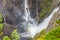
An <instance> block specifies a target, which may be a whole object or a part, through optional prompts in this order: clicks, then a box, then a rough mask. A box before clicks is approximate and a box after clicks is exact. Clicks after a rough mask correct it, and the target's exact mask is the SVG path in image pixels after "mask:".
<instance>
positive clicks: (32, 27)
mask: <svg viewBox="0 0 60 40" xmlns="http://www.w3.org/2000/svg"><path fill="white" fill-rule="evenodd" d="M58 10H59V7H56V8H54V10H53V11H52V13H51V14H50V15H49V16H48V17H47V18H45V19H44V20H43V21H42V23H40V24H39V25H37V22H36V21H35V20H34V19H33V18H31V17H30V11H29V7H28V3H27V0H25V16H24V17H23V18H24V19H25V23H26V30H27V32H25V33H23V34H21V36H22V37H31V38H33V37H34V36H35V35H36V34H37V33H39V32H41V30H43V29H46V28H47V26H48V24H49V22H50V20H51V18H52V17H53V15H54V14H55V13H56V12H57V11H58Z"/></svg>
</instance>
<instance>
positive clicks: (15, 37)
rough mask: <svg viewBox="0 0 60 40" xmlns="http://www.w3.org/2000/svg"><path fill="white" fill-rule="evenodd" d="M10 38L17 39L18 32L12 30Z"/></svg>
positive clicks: (18, 37)
mask: <svg viewBox="0 0 60 40" xmlns="http://www.w3.org/2000/svg"><path fill="white" fill-rule="evenodd" d="M11 37H12V40H19V39H20V34H19V33H18V32H17V30H14V31H13V32H12V34H11Z"/></svg>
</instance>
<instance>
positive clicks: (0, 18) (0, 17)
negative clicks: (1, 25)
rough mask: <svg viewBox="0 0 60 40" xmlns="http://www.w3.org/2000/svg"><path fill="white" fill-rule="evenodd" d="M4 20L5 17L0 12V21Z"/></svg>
mask: <svg viewBox="0 0 60 40" xmlns="http://www.w3.org/2000/svg"><path fill="white" fill-rule="evenodd" d="M2 20H3V18H2V15H1V13H0V22H2Z"/></svg>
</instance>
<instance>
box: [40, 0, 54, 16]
mask: <svg viewBox="0 0 60 40" xmlns="http://www.w3.org/2000/svg"><path fill="white" fill-rule="evenodd" d="M52 3H53V1H52V0H44V1H42V2H41V3H40V6H41V9H42V11H41V13H40V17H44V16H45V15H46V14H47V13H50V11H51V8H52Z"/></svg>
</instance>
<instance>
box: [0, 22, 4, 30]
mask: <svg viewBox="0 0 60 40" xmlns="http://www.w3.org/2000/svg"><path fill="white" fill-rule="evenodd" d="M3 25H4V24H2V23H0V31H2V28H3Z"/></svg>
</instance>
